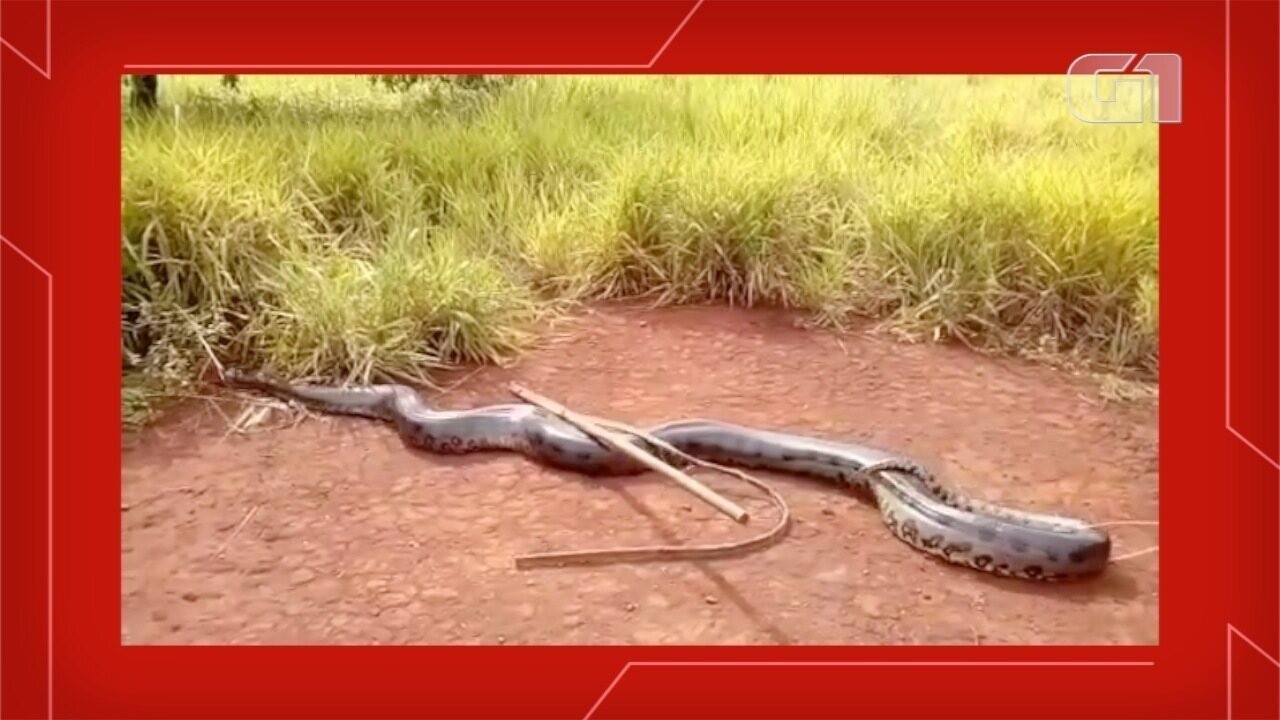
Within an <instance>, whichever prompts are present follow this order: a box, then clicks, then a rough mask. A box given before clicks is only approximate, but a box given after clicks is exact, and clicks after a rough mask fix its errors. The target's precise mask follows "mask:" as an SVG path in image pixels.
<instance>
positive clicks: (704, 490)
mask: <svg viewBox="0 0 1280 720" xmlns="http://www.w3.org/2000/svg"><path fill="white" fill-rule="evenodd" d="M507 389H509V390H510V391H511V393H512V394H513V395H515V396H516V397H518V398H520V399H521V400H524V401H525V402H528V403H532V404H534V405H537V406H538V407H540V408H542V409H543V410H546V411H547V412H549V413H551V414H553V415H555V416H557V417H559V418H560V419H561V420H564V421H565V422H567V423H569V424H570V425H573V426H574V427H576V428H578V429H579V430H581V431H582V432H584V433H586V434H588V435H590V436H591V437H593V438H595V439H597V440H599V441H600V442H602V443H604V444H605V445H607V446H609V447H611V448H613V449H615V450H618V451H619V452H622V453H626V454H627V455H629V456H631V457H632V458H633V459H635V460H636V461H637V462H640V463H642V464H644V465H645V466H646V467H648V468H650V469H652V470H656V471H657V472H660V473H662V474H663V475H666V476H667V477H669V478H671V479H672V480H674V481H676V483H677V484H678V485H680V487H682V488H684V489H685V490H688V491H689V492H691V493H693V494H694V495H697V496H698V498H699V499H701V500H703V501H704V502H706V503H708V504H709V505H711V506H712V507H714V508H715V509H717V510H719V511H720V512H722V513H724V514H725V515H728V516H729V517H731V518H733V519H734V520H736V521H737V522H740V523H745V522H746V521H747V511H746V510H745V509H743V508H742V507H741V506H739V505H738V504H737V503H734V502H733V501H731V500H729V499H727V498H725V497H724V496H722V495H719V494H718V493H716V492H715V491H714V490H712V489H711V488H709V487H707V486H706V485H703V484H702V483H700V482H698V481H697V480H694V479H693V478H691V477H689V476H688V475H686V474H685V473H683V472H680V471H679V470H677V469H675V468H673V467H671V466H670V465H668V464H666V463H664V462H662V461H661V460H659V459H658V458H656V457H654V456H653V455H651V454H650V453H648V452H645V451H644V450H642V449H641V448H639V447H637V446H636V445H633V444H632V443H631V442H630V441H629V440H628V439H627V438H626V437H625V436H623V435H620V434H618V433H616V432H614V431H612V430H607V429H605V428H603V427H601V426H600V425H598V424H596V423H595V422H593V421H592V420H591V419H589V418H587V417H585V416H583V415H580V414H578V413H575V412H574V411H572V410H570V409H568V408H566V407H564V406H563V405H561V404H559V403H557V402H555V401H554V400H550V399H548V398H545V397H543V396H541V395H539V394H537V393H535V392H533V391H532V390H528V389H526V388H523V387H521V386H519V385H517V384H515V383H510V384H508V385H507Z"/></svg>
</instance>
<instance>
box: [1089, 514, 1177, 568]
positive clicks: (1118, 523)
mask: <svg viewBox="0 0 1280 720" xmlns="http://www.w3.org/2000/svg"><path fill="white" fill-rule="evenodd" d="M1158 525H1160V523H1159V522H1157V521H1155V520H1110V521H1107V522H1100V523H1094V524H1092V525H1088V526H1086V527H1090V528H1101V527H1126V526H1144V527H1155V526H1158ZM1158 550H1160V546H1159V545H1152V546H1151V547H1149V548H1143V549H1141V550H1134V551H1133V552H1131V553H1125V554H1123V555H1116V556H1114V557H1112V558H1111V562H1113V563H1117V562H1122V561H1124V560H1132V559H1133V558H1137V557H1142V556H1143V555H1150V554H1151V553H1153V552H1157V551H1158Z"/></svg>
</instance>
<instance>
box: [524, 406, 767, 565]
mask: <svg viewBox="0 0 1280 720" xmlns="http://www.w3.org/2000/svg"><path fill="white" fill-rule="evenodd" d="M588 419H589V420H591V421H592V422H594V423H595V424H597V425H600V426H603V427H605V428H608V429H610V430H617V431H619V432H623V433H627V434H629V435H633V436H635V437H638V438H640V439H642V440H644V441H646V442H648V443H651V444H652V445H653V446H654V447H656V448H658V449H660V450H663V451H665V452H667V453H670V454H671V455H673V456H675V457H677V458H680V459H682V460H684V461H686V462H689V463H691V464H693V465H698V466H700V467H705V468H708V469H711V470H718V471H720V472H722V473H725V474H727V475H732V476H734V477H736V478H738V479H740V480H742V481H744V482H746V483H748V484H750V485H752V486H753V487H756V488H758V489H760V490H762V491H763V492H764V493H765V494H766V495H768V496H769V499H770V500H771V501H772V502H773V504H774V505H775V506H777V508H778V510H779V518H778V522H777V523H776V524H774V526H773V527H772V528H769V529H768V530H766V531H765V532H763V533H760V534H759V535H756V536H754V537H749V538H747V539H746V540H738V541H736V542H728V543H716V544H708V545H650V546H645V547H632V548H601V549H598V550H568V551H563V552H548V553H537V554H533V555H521V556H520V557H517V558H516V567H517V568H519V569H525V568H530V567H547V566H557V565H568V564H574V565H579V564H600V563H614V562H642V561H649V560H707V559H713V558H722V557H730V556H735V555H738V554H740V553H742V552H745V551H747V550H752V549H755V548H761V547H765V546H767V545H770V544H772V543H773V542H775V541H776V540H778V539H779V538H781V537H782V535H783V534H785V533H786V530H787V527H788V526H789V525H790V524H791V510H790V508H788V507H787V501H786V500H784V499H783V498H782V496H781V495H779V494H778V492H777V491H776V490H774V489H773V488H772V487H770V486H769V485H767V484H766V483H765V482H764V481H762V480H760V479H758V478H754V477H752V476H750V475H748V474H747V473H745V472H742V471H741V470H738V469H737V468H731V467H726V466H724V465H720V464H718V463H713V462H710V461H707V460H701V459H699V458H695V457H693V456H692V455H689V454H688V453H686V452H684V451H682V450H680V449H678V448H676V447H675V446H673V445H671V444H670V443H668V442H666V441H664V440H662V439H661V438H658V437H655V436H654V435H651V434H649V433H647V432H645V431H644V430H641V429H639V428H636V427H632V426H630V425H627V424H625V423H620V422H615V421H613V420H605V419H603V418H597V417H590V416H588Z"/></svg>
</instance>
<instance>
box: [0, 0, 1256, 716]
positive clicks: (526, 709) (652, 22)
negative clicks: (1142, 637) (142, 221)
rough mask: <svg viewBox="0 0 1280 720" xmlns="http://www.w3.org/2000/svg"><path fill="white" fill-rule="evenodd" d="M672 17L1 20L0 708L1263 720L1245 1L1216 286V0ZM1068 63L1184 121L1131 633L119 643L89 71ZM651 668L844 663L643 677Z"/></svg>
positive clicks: (98, 85) (1175, 155) (104, 107)
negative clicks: (1150, 526) (442, 644)
mask: <svg viewBox="0 0 1280 720" xmlns="http://www.w3.org/2000/svg"><path fill="white" fill-rule="evenodd" d="M694 6H695V1H694V0H636V1H625V2H610V3H583V2H525V3H505V2H504V3H499V2H485V3H463V2H438V3H403V2H378V3H374V2H324V3H313V4H307V5H305V6H304V5H303V4H301V3H296V2H258V3H239V2H222V3H218V2H181V3H176V2H175V3H157V2H117V1H114V0H103V1H101V2H92V3H90V2H62V3H57V4H56V5H53V7H52V12H50V13H49V14H48V17H49V19H50V20H51V22H52V25H51V28H52V29H51V31H50V30H48V28H49V26H47V25H43V24H41V23H40V22H39V17H40V14H41V13H42V12H44V11H45V8H46V5H45V3H44V2H41V1H40V0H3V2H2V3H0V22H2V23H4V24H3V26H0V35H2V36H3V38H4V45H5V47H4V49H0V58H2V60H0V121H2V122H0V143H2V145H0V147H2V148H3V154H2V155H0V167H2V170H3V172H2V173H0V177H2V179H3V190H4V193H3V197H2V200H0V210H2V214H0V234H3V237H4V241H3V243H0V244H2V245H3V247H2V248H0V262H2V265H0V278H2V282H0V295H2V297H3V301H4V302H3V307H2V313H3V324H2V325H0V337H2V340H3V350H4V354H3V365H2V367H0V377H2V379H3V402H2V403H0V405H2V415H0V419H2V421H3V455H2V456H0V465H2V468H3V496H2V499H3V504H2V505H0V519H2V524H0V539H2V541H3V545H2V546H0V554H2V557H3V568H2V571H0V579H2V580H3V606H2V607H0V630H2V631H3V634H2V638H3V642H2V648H0V650H2V654H0V660H3V670H4V674H3V683H2V685H0V689H2V690H3V697H2V699H0V715H3V716H4V717H46V716H48V715H49V714H50V713H52V714H53V715H55V716H57V717H84V718H98V717H104V718H105V717H128V718H142V717H207V718H212V717H238V716H254V717H375V716H376V717H520V718H535V717H537V718H543V717H546V718H552V717H555V718H559V717H582V716H583V715H584V714H586V713H588V712H593V713H594V714H593V715H592V716H593V717H619V718H620V717H629V718H652V717H661V716H670V715H681V716H691V715H696V716H699V717H725V718H748V717H786V718H799V717H851V716H864V717H894V718H907V717H912V718H919V717H952V718H995V717H1021V718H1026V717H1033V716H1034V717H1046V718H1080V717H1112V718H1116V717H1124V718H1219V717H1225V716H1226V715H1227V713H1232V714H1233V715H1234V716H1235V717H1266V718H1275V717H1280V697H1277V693H1278V692H1280V690H1278V688H1280V674H1278V673H1277V668H1278V667H1280V665H1277V664H1276V660H1275V659H1276V658H1277V657H1280V647H1278V644H1280V638H1278V636H1277V635H1278V633H1280V623H1278V622H1277V611H1276V608H1277V604H1278V593H1280V588H1278V587H1277V582H1278V580H1280V578H1278V577H1277V571H1278V570H1280V567H1278V563H1280V558H1278V557H1277V553H1278V552H1280V550H1278V536H1277V524H1278V523H1277V515H1276V510H1277V508H1280V498H1278V488H1280V482H1277V481H1278V479H1280V478H1278V477H1277V472H1276V470H1277V466H1276V463H1275V458H1276V456H1277V451H1278V449H1280V448H1277V445H1280V423H1278V422H1277V417H1276V400H1277V391H1276V386H1277V380H1276V376H1275V375H1276V374H1275V373H1274V369H1275V368H1276V367H1277V366H1278V365H1280V363H1278V360H1277V344H1276V343H1277V339H1276V335H1277V334H1276V329H1277V315H1278V314H1280V307H1278V305H1277V295H1276V292H1277V291H1276V270H1277V249H1276V247H1275V241H1274V240H1275V237H1276V230H1277V227H1276V221H1277V218H1276V211H1275V198H1276V196H1277V186H1276V177H1275V174H1274V172H1275V164H1274V160H1275V158H1276V152H1277V148H1276V140H1275V134H1274V131H1275V128H1276V94H1275V92H1274V89H1275V87H1276V36H1275V31H1276V28H1277V15H1276V6H1275V4H1274V3H1270V2H1248V1H1239V0H1238V1H1237V2H1234V3H1232V5H1231V6H1230V13H1231V17H1232V21H1231V22H1232V24H1231V38H1230V43H1231V44H1230V48H1231V52H1230V59H1231V63H1230V67H1231V73H1232V74H1231V82H1230V87H1231V88H1233V90H1234V92H1233V93H1232V94H1231V97H1232V101H1233V104H1232V108H1231V111H1230V116H1229V118H1230V119H1229V125H1230V128H1231V131H1232V136H1233V137H1234V138H1235V144H1234V145H1233V146H1232V147H1233V152H1232V165H1231V171H1230V177H1231V187H1232V188H1233V189H1234V190H1235V191H1234V192H1233V193H1232V195H1231V202H1230V203H1229V204H1230V208H1231V211H1232V217H1231V223H1230V228H1229V229H1230V233H1231V237H1232V245H1231V263H1230V276H1229V277H1230V280H1231V282H1230V285H1229V286H1228V284H1227V279H1228V266H1227V264H1226V254H1225V249H1226V248H1225V245H1224V242H1223V240H1224V237H1225V234H1224V231H1225V230H1227V229H1228V226H1227V224H1226V222H1225V221H1226V218H1225V208H1226V206H1227V205H1228V203H1227V202H1226V197H1225V194H1224V192H1222V191H1221V190H1220V188H1223V187H1224V186H1225V182H1224V181H1225V178H1226V169H1225V166H1224V141H1225V139H1226V133H1225V132H1224V131H1225V130H1226V128H1227V126H1228V115H1227V113H1226V112H1225V99H1226V95H1227V93H1226V90H1227V87H1228V85H1227V83H1226V82H1225V77H1226V72H1227V63H1226V59H1227V53H1226V50H1227V42H1226V40H1227V38H1226V19H1227V7H1226V6H1225V5H1224V3H1222V2H1209V1H1198V0H1193V1H1186V2H1136V1H1135V2H1130V1H1118V2H1108V3H1098V2H1088V1H1080V2H1034V3H1010V2H909V3H893V2H860V3H843V2H788V3H783V2H768V1H760V2H742V1H731V0H710V1H708V2H705V3H703V4H702V5H701V6H699V7H697V11H696V13H693V14H692V16H691V17H690V11H691V10H692V9H694ZM685 19H687V20H688V22H687V24H685V25H684V26H683V29H682V30H681V31H680V32H679V34H678V36H676V35H673V31H674V29H675V28H676V27H677V26H678V25H679V24H680V23H681V22H682V21H683V20H685ZM41 32H47V35H46V36H45V37H41V34H40V33H41ZM46 40H49V41H51V46H50V45H46V44H44V43H45V42H46ZM664 43H667V44H664ZM1086 52H1134V53H1145V52H1172V53H1178V54H1179V55H1180V56H1181V57H1182V60H1183V98H1184V107H1183V122H1182V124H1180V125H1171V126H1164V127H1162V129H1161V159H1162V165H1161V214H1162V221H1163V222H1162V226H1161V231H1162V232H1161V272H1162V289H1163V293H1162V295H1163V297H1162V305H1163V313H1162V317H1163V320H1164V322H1163V333H1162V338H1161V343H1162V346H1161V352H1162V356H1163V357H1162V398H1161V412H1160V422H1161V445H1162V448H1161V458H1160V472H1161V519H1162V520H1163V525H1164V533H1163V537H1162V541H1163V543H1162V544H1163V550H1162V562H1161V595H1162V597H1161V600H1162V603H1161V618H1160V637H1161V644H1160V645H1159V646H1157V647H1154V648H1090V647H1070V648H1052V647H1037V648H998V647H997V648H921V647H911V648H907V647H848V648H804V647H788V648H773V647H762V648H698V647H678V648H660V647H659V648H629V647H588V648H582V647H545V648H497V647H479V648H432V647H418V648H287V647H282V648H234V647H228V648H169V647H128V648H125V647H122V646H121V645H120V635H119V623H120V606H119V597H120V593H119V588H120V585H119V583H120V553H119V545H118V544H117V543H118V539H119V537H120V535H119V533H120V525H119V515H118V510H117V509H116V507H117V503H118V500H119V474H118V468H119V453H120V444H119V438H120V432H119V431H120V428H119V422H120V418H119V404H118V400H119V396H118V390H119V369H118V368H119V365H118V361H119V355H118V353H119V338H118V333H119V324H118V323H119V318H118V315H117V314H116V308H117V304H118V301H119V285H118V283H119V267H118V265H117V263H118V262H119V255H118V254H117V248H116V244H115V242H116V241H115V233H116V227H117V224H118V221H119V205H118V194H117V191H118V188H119V178H120V155H119V124H118V117H119V116H118V113H119V107H118V98H119V95H118V89H117V87H116V84H115V83H116V82H118V76H119V74H120V73H121V72H122V71H124V68H125V66H126V65H129V64H136V65H138V67H137V68H136V69H135V70H134V71H135V72H140V71H144V70H147V69H155V70H157V71H160V70H161V69H162V67H163V68H164V69H172V68H174V66H175V65H178V64H190V65H203V66H205V67H204V71H208V72H217V71H219V70H230V69H233V68H231V67H229V66H226V65H219V63H236V64H237V65H243V64H246V63H257V64H266V65H275V66H280V65H284V64H287V63H299V64H318V63H325V64H369V63H377V64H385V65H389V66H391V65H403V64H409V63H424V62H431V63H484V64H494V63H509V64H512V65H517V64H530V63H532V64H539V65H556V64H561V65H562V64H565V63H570V64H585V65H610V66H614V67H611V68H603V67H598V68H594V69H592V70H589V71H593V72H595V71H599V72H606V71H616V72H659V73H667V72H672V73H682V72H821V73H1055V74H1057V73H1064V72H1065V71H1066V68H1067V66H1068V65H1069V64H1070V62H1071V61H1072V60H1073V59H1074V58H1075V57H1077V56H1079V55H1081V54H1083V53H1086ZM42 58H43V59H44V60H45V62H44V63H41V62H40V59H42ZM147 63H155V64H157V65H152V66H146V65H145V64H147ZM161 63H163V66H161V65H159V64H161ZM235 69H237V70H240V71H247V70H246V69H245V68H244V67H237V68H235ZM276 69H278V70H281V71H284V70H285V69H286V68H284V67H277V68H276ZM299 69H301V68H299ZM542 71H547V72H557V71H560V70H556V69H552V68H545V69H543V70H542ZM577 71H579V72H582V71H588V70H586V69H579V70H577ZM1064 112H1065V107H1064ZM1228 287H1229V293H1228ZM1228 297H1229V298H1230V307H1231V308H1232V311H1233V314H1232V321H1231V324H1230V326H1231V328H1232V330H1233V332H1232V333H1231V335H1230V337H1231V339H1232V340H1231V344H1230V345H1224V342H1225V339H1226V338H1227V337H1228V336H1227V332H1226V331H1227V323H1226V318H1227V315H1226V312H1227V305H1226V303H1225V299H1226V298H1228ZM49 320H52V333H53V334H52V336H48V335H47V334H46V332H47V328H48V327H49ZM50 348H51V349H50ZM1224 351H1225V352H1224ZM1228 361H1229V363H1230V364H1228ZM1228 367H1229V368H1230V370H1231V378H1232V384H1231V386H1230V388H1231V390H1230V393H1229V394H1230V397H1231V398H1232V404H1231V407H1232V411H1231V416H1230V418H1228V420H1229V422H1224V415H1225V412H1224V409H1225V407H1226V405H1227V403H1226V398H1227V395H1228V393H1227V392H1226V388H1227V385H1226V378H1227V369H1228ZM50 381H51V382H50ZM48 410H52V412H53V415H52V417H49V416H48V415H47V414H46V413H47V411H48ZM1228 426H1229V427H1228ZM48 428H52V446H49V445H47V444H46V441H47V438H48V434H47V432H46V430H47V429H48ZM50 447H51V448H52V449H50ZM50 467H52V470H50ZM48 477H51V478H52V480H51V482H52V485H51V486H49V485H46V478H48ZM50 498H52V501H53V505H52V508H51V509H50V507H49V506H48V504H47V502H48V500H49V499H50ZM50 519H52V520H53V526H52V527H53V532H52V533H49V524H48V521H49V520H50ZM49 540H52V549H50V546H49V545H48V541H49ZM1223 558H1234V559H1233V560H1230V561H1224V560H1223ZM46 560H50V561H51V562H52V567H53V570H54V572H53V573H52V578H53V582H50V579H49V578H50V576H49V573H48V572H47V569H48V564H47V563H46ZM50 593H52V599H53V607H54V608H55V614H54V616H53V617H54V622H53V623H52V626H51V627H52V631H51V632H50V631H49V628H50V625H49V624H48V623H47V619H48V617H49V616H48V609H49V594H50ZM104 598H105V599H104ZM1224 630H1225V634H1226V638H1227V642H1226V643H1225V645H1224V642H1223V637H1224ZM50 637H51V638H52V646H53V650H54V654H53V657H54V659H55V662H53V663H52V664H50V663H49V662H48V657H49V656H48V653H47V650H48V643H49V639H50ZM665 661H681V662H710V661H715V662H723V661H731V662H738V663H742V662H766V663H769V662H777V661H806V662H828V663H829V662H841V663H852V664H849V665H844V666H831V665H807V666H797V667H778V666H773V665H764V666H743V665H736V666H733V665H731V666H700V667H691V666H688V665H685V666H677V667H670V666H667V667H663V666H658V667H652V666H646V665H644V664H643V663H644V662H665ZM1094 661H1108V662H1112V663H1125V662H1129V663H1139V664H1137V665H1134V666H1117V665H1114V664H1113V665H1101V666H1097V665H1093V666H1091V665H1088V664H1087V663H1090V662H1094ZM1148 661H1150V662H1151V664H1149V665H1148V664H1143V663H1146V662H1148ZM635 662H640V663H642V664H640V665H631V666H630V667H628V664H629V663H635ZM971 662H985V663H988V664H987V665H966V664H964V663H971ZM860 663H868V664H860ZM872 663H898V664H896V665H883V664H872ZM1036 663H1039V664H1040V665H1041V666H1038V667H1037V666H1036ZM1055 663H1056V664H1055ZM1024 664H1026V665H1024ZM1046 665H1047V666H1046ZM624 668H626V671H625V674H624V673H623V672H622V671H623V670H624ZM50 681H51V682H52V686H51V687H52V689H51V690H50ZM611 683H613V684H611ZM602 693H603V694H602ZM606 695H607V697H606ZM597 700H603V702H599V703H597ZM593 703H597V705H595V706H593ZM50 708H52V710H51V709H50Z"/></svg>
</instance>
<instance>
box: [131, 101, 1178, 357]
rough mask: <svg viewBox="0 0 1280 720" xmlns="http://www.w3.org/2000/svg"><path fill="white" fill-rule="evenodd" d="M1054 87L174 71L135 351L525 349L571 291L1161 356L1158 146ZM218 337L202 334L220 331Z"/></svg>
mask: <svg viewBox="0 0 1280 720" xmlns="http://www.w3.org/2000/svg"><path fill="white" fill-rule="evenodd" d="M1061 89H1062V85H1061V79H1060V78H1053V77H1025V76H1023V77H962V76H955V77H803V76H786V77H775V76H766V77H757V76H731V77H701V76H699V77H638V76H606V77H571V76H547V77H532V78H522V79H519V80H517V81H516V82H514V83H511V84H510V85H507V86H502V87H501V88H499V89H497V90H489V91H484V92H461V91H444V90H442V89H441V87H440V86H436V85H423V86H417V87H414V88H411V89H410V90H409V91H407V92H402V93H397V92H392V91H390V90H387V89H385V88H380V87H375V86H373V85H372V84H370V83H369V82H368V81H367V80H366V79H364V78H361V77H245V78H243V79H242V82H241V84H240V90H239V91H238V92H232V91H229V90H227V89H225V88H221V87H220V86H219V83H218V78H217V77H216V76H211V77H164V78H162V79H161V92H162V106H161V108H160V110H159V112H157V113H155V114H154V116H148V117H142V116H135V115H126V116H125V118H124V122H125V128H124V148H123V197H122V212H123V222H122V234H123V240H122V251H123V275H124V277H123V281H124V285H123V303H124V313H123V318H124V326H125V327H124V343H125V348H126V357H127V358H129V361H130V364H131V365H132V366H133V367H135V368H138V369H141V370H142V372H143V373H144V374H146V375H150V376H153V377H156V376H175V377H176V376H182V375H183V374H184V373H189V372H190V371H191V369H192V368H193V363H194V362H198V361H199V360H200V359H201V358H202V357H204V356H205V352H204V350H203V344H207V345H208V346H209V347H210V348H212V349H213V350H214V351H215V352H216V353H218V354H219V355H220V356H223V357H224V358H226V359H228V360H231V361H233V362H236V363H240V364H245V365H254V366H256V365H266V366H270V367H272V368H274V369H275V370H277V371H278V372H281V373H287V374H290V375H311V376H322V377H331V378H351V379H360V380H364V379H369V378H372V377H375V376H377V375H378V374H379V373H384V374H388V375H392V376H399V377H405V376H407V377H413V378H422V377H423V374H424V372H426V371H427V370H429V369H430V368H432V367H434V366H438V365H442V364H454V363H473V362H489V361H495V360H500V359H502V358H506V357H510V356H512V355H513V354H515V353H518V352H519V351H520V350H521V348H522V347H524V346H525V345H526V344H527V342H528V341H529V340H530V339H531V338H533V337H536V329H537V325H538V322H539V320H540V319H541V318H543V317H544V316H545V314H546V313H549V312H554V311H555V310H556V309H557V308H559V307H561V306H562V305H563V303H565V302H572V301H578V300H586V299H593V298H616V297H634V296H642V295H643V296H648V297H652V298H654V299H656V300H659V301H662V302H672V303H676V302H701V301H718V302H731V303H740V304H747V305H750V304H777V305H785V306H789V307H795V308H799V309H802V310H806V311H809V312H811V313H812V314H813V315H814V317H815V318H817V319H819V320H821V321H824V322H828V323H842V322H844V321H845V320H847V319H850V318H852V317H856V316H867V317H873V318H877V319H881V320H884V321H887V322H888V323H889V324H890V325H891V326H893V327H896V328H899V329H901V330H903V331H906V332H910V333H917V334H926V335H932V336H934V337H939V338H944V337H945V338H956V339H960V340H962V341H964V342H966V343H969V344H970V345H973V346H975V347H981V348H985V349H990V350H995V351H1003V352H1034V353H1039V354H1048V355H1050V356H1054V357H1070V358H1074V359H1077V360H1080V361H1085V362H1088V363H1090V364H1093V365H1095V366H1098V367H1102V368H1106V369H1110V370H1122V371H1130V372H1138V373H1147V374H1150V373H1153V372H1154V371H1155V368H1156V363H1157V352H1156V345H1157V343H1156V338H1157V329H1158V326H1157V324H1158V312H1157V307H1158V306H1157V297H1158V270H1157V234H1158V233H1157V219H1158V214H1157V187H1158V183H1157V164H1158V160H1157V150H1158V146H1157V136H1156V133H1155V130H1154V126H1150V125H1090V124H1086V123H1082V122H1079V121H1077V120H1075V119H1074V118H1073V117H1072V116H1071V115H1070V114H1069V113H1068V112H1067V109H1066V106H1065V103H1064V101H1063V98H1062V93H1061ZM202 343H203V344H202Z"/></svg>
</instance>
